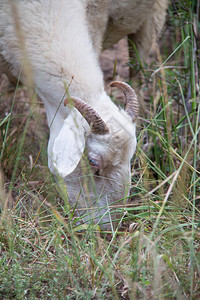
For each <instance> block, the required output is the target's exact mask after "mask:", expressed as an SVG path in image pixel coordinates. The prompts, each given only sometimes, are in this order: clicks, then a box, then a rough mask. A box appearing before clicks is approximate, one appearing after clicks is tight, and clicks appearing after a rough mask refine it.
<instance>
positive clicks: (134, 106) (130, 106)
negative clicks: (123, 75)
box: [110, 81, 139, 122]
mask: <svg viewBox="0 0 200 300" xmlns="http://www.w3.org/2000/svg"><path fill="white" fill-rule="evenodd" d="M110 86H111V87H116V88H118V89H119V90H121V91H122V92H123V93H124V95H125V98H126V108H125V111H126V112H127V114H128V115H129V116H130V117H131V119H132V121H133V122H135V121H136V119H137V116H138V113H139V105H138V99H137V95H136V93H135V91H134V89H133V88H132V87H131V86H130V85H128V84H127V83H125V82H122V81H113V82H111V83H110Z"/></svg>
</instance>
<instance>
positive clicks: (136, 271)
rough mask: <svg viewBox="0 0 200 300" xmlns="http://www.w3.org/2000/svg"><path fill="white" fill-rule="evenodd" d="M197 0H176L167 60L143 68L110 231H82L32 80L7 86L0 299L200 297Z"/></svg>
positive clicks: (165, 45)
mask: <svg viewBox="0 0 200 300" xmlns="http://www.w3.org/2000/svg"><path fill="white" fill-rule="evenodd" d="M197 2H198V1H196V2H195V1H173V3H172V5H171V6H170V8H169V12H168V19H167V25H166V28H165V31H164V32H165V34H164V33H163V35H162V38H161V41H160V45H161V54H160V53H159V52H158V53H157V55H158V61H159V63H157V64H155V63H154V64H152V65H151V66H150V67H149V66H145V65H144V66H143V73H144V79H145V83H146V84H145V87H144V92H145V95H147V96H146V98H148V100H147V101H146V102H145V107H146V111H145V110H143V111H145V113H144V115H141V119H140V122H139V124H138V129H139V130H138V132H139V134H138V147H137V153H136V155H135V157H134V159H133V168H132V170H133V178H132V189H131V196H130V199H129V200H130V201H129V203H128V204H127V206H126V208H125V210H122V209H121V208H120V207H119V208H118V210H119V211H120V210H121V211H122V212H123V222H122V226H121V227H120V228H118V229H116V230H113V231H112V232H100V231H99V230H98V228H97V229H96V230H95V228H94V227H89V226H85V227H81V229H82V230H78V227H77V224H76V217H75V215H74V212H73V210H71V208H70V206H69V204H68V201H67V199H66V198H65V197H64V196H63V191H62V189H61V191H59V190H58V188H57V185H56V183H55V181H54V179H53V178H52V175H51V174H50V173H49V171H48V168H47V157H46V143H47V132H48V130H47V127H46V125H45V124H43V123H42V122H41V121H40V120H41V116H40V113H39V114H38V112H37V106H36V108H35V106H34V102H35V99H34V101H32V104H31V105H28V106H27V109H24V105H25V103H26V102H27V96H26V93H27V91H26V89H25V88H24V89H18V88H17V89H16V91H15V93H14V94H8V93H7V92H6V91H5V90H3V89H2V91H0V101H1V102H0V105H1V107H4V110H3V109H2V110H1V111H4V113H2V114H1V119H0V134H1V136H0V139H1V142H0V143H1V150H0V155H1V176H0V209H1V219H0V274H1V275H0V299H181V300H182V299H199V297H200V279H199V278H200V229H199V227H200V147H199V140H198V139H199V138H200V133H199V131H200V122H199V116H200V111H199V110H200V105H199V103H200V98H199V90H198V80H199V75H198V72H199V60H198V59H199V55H200V52H199V48H198V47H196V51H195V47H194V46H195V45H197V46H198V44H199V40H197V39H196V37H195V34H194V32H193V28H194V22H195V20H196V19H195V14H194V13H193V12H196V11H197V4H198V3H197ZM198 26H199V24H198ZM20 99H21V100H20ZM22 99H24V100H23V101H22ZM5 101H7V103H8V104H9V105H8V107H10V109H9V110H8V108H6V109H5ZM20 101H21V104H20ZM3 105H4V106H3ZM22 107H23V108H22ZM44 118H45V115H44ZM79 229H80V227H79Z"/></svg>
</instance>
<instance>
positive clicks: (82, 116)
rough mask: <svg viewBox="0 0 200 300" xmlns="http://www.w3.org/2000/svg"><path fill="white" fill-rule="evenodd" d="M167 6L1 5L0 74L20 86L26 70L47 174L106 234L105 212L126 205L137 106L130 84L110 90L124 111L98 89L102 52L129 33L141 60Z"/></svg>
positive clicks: (87, 2)
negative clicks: (42, 119) (44, 136)
mask: <svg viewBox="0 0 200 300" xmlns="http://www.w3.org/2000/svg"><path fill="white" fill-rule="evenodd" d="M166 3H167V1H166V0H140V1H137V0H132V1H128V0H124V1H122V0H73V1H71V0H57V1H54V0H18V1H16V2H15V1H12V0H1V2H0V67H1V71H3V72H6V74H7V75H8V77H10V78H13V77H15V78H17V77H18V76H19V74H21V77H20V80H21V81H22V82H23V83H24V84H26V74H25V72H24V73H23V69H24V70H25V68H26V66H27V65H28V64H30V67H31V70H32V75H33V80H34V84H35V88H36V90H37V93H38V95H39V97H40V98H41V99H42V100H43V102H44V105H45V108H46V113H47V121H48V124H49V128H50V138H49V142H48V165H49V169H50V171H51V172H52V173H53V174H55V175H56V176H57V177H58V178H59V177H61V178H63V180H64V182H65V184H66V186H67V192H66V193H67V195H68V197H69V201H70V202H71V203H72V204H74V205H77V208H78V211H79V214H81V213H84V221H86V222H88V221H89V220H90V219H92V220H93V222H94V223H101V227H102V228H110V225H109V224H110V220H111V219H113V220H114V219H115V218H116V215H114V216H112V211H111V210H112V209H111V205H112V204H115V203H116V202H117V201H119V200H120V202H118V203H124V200H123V199H124V198H125V197H126V196H127V195H128V190H129V182H130V179H131V178H130V176H131V172H130V161H131V158H132V156H133V154H134V152H135V149H136V118H137V115H138V101H137V96H136V94H135V92H134V90H133V89H132V88H131V87H130V86H129V85H128V84H126V83H123V82H117V81H115V82H113V83H112V84H111V86H113V87H117V88H119V89H120V90H121V91H122V92H123V93H124V95H125V97H126V108H125V110H123V109H120V108H118V107H117V106H116V105H115V104H114V103H113V102H112V101H111V99H110V97H109V96H108V95H107V93H106V92H105V89H104V82H103V74H102V71H101V69H100V66H99V55H100V53H101V51H102V48H107V47H109V46H110V45H111V44H112V43H114V42H116V41H117V40H119V39H120V38H121V37H123V36H125V35H127V34H130V33H134V35H135V41H136V44H138V45H140V52H141V53H147V52H148V51H149V49H150V43H151V35H152V34H150V33H149V31H151V32H152V31H153V30H155V31H156V32H157V31H159V30H160V28H161V27H162V24H163V20H164V16H165V10H166ZM13 8H14V9H13ZM155 8H156V9H155ZM154 9H155V10H154ZM160 16H163V19H162V18H161V17H160ZM16 19H17V20H16ZM16 25H17V26H16ZM150 25H152V26H151V28H149V26H150ZM158 29H159V30H158ZM19 33H20V34H19ZM20 36H21V39H20ZM21 41H24V45H22V44H23V43H21ZM25 54H26V55H27V60H24V57H23V55H25ZM142 55H143V54H142ZM145 55H146V54H145ZM145 55H143V56H145ZM21 69H22V72H21ZM66 87H67V88H66ZM72 104H73V105H72ZM81 209H82V212H81ZM88 212H91V215H92V217H91V216H89V213H88Z"/></svg>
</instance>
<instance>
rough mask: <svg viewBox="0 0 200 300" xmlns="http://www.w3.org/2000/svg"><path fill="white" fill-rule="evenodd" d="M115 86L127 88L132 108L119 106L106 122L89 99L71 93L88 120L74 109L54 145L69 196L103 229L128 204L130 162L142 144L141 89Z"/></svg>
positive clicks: (54, 157)
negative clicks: (138, 121)
mask: <svg viewBox="0 0 200 300" xmlns="http://www.w3.org/2000/svg"><path fill="white" fill-rule="evenodd" d="M112 86H116V87H118V88H120V89H121V90H122V91H123V92H124V94H125V96H126V99H127V105H126V110H125V111H122V110H121V111H120V110H119V109H118V108H117V107H115V106H114V108H115V110H114V112H113V113H112V114H108V115H107V117H105V116H104V119H105V121H103V119H102V118H101V117H100V114H98V113H97V112H96V111H95V110H94V109H93V108H91V107H90V106H89V105H88V104H86V103H85V102H84V101H82V100H81V99H78V98H71V99H72V101H73V102H74V106H75V107H76V109H77V110H78V111H79V112H80V114H81V118H82V119H83V117H82V116H84V119H83V120H84V122H85V123H84V122H83V123H81V122H80V120H78V119H77V118H76V119H75V115H73V114H71V115H70V116H69V117H68V118H67V119H66V120H65V124H64V125H63V128H62V129H61V131H60V133H59V135H58V137H57V138H56V140H55V142H54V146H53V149H52V150H53V151H52V161H53V164H54V173H55V170H57V172H58V173H59V174H60V175H61V176H62V177H63V178H64V181H65V183H66V185H67V193H68V197H69V201H70V202H71V203H73V204H76V207H77V208H78V211H79V215H81V214H83V215H84V217H83V219H84V220H85V221H89V220H91V219H92V220H93V221H94V222H95V223H98V222H99V223H101V227H102V228H109V227H110V220H114V219H116V217H117V215H118V214H116V213H112V211H113V208H114V207H115V208H116V206H117V205H119V204H123V202H124V199H125V198H126V196H127V195H128V190H129V183H130V179H131V178H130V176H131V172H130V161H131V158H132V156H133V154H134V152H135V148H136V134H135V129H136V125H135V119H136V116H137V113H138V103H137V98H136V95H135V92H134V91H133V89H132V88H131V87H130V86H128V85H127V84H125V83H121V82H114V83H112ZM67 102H68V101H65V105H66V104H67ZM76 116H77V115H76ZM108 116H109V118H108ZM66 136H67V139H66ZM64 141H66V143H65V142H64ZM115 210H116V209H115Z"/></svg>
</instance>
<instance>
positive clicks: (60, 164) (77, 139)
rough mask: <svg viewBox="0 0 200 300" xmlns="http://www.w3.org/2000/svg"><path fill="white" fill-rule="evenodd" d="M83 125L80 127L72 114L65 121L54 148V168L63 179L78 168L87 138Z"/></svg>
mask: <svg viewBox="0 0 200 300" xmlns="http://www.w3.org/2000/svg"><path fill="white" fill-rule="evenodd" d="M84 133H85V131H84V128H83V126H82V124H80V126H78V123H77V122H75V120H74V116H73V115H72V114H71V115H69V116H68V118H67V119H65V120H64V123H63V126H62V128H61V130H60V132H59V134H58V136H57V137H56V139H55V141H54V144H53V147H52V157H51V161H52V163H53V168H54V170H55V171H57V172H58V173H59V175H60V176H61V177H66V176H67V175H69V174H70V173H72V172H73V171H74V170H75V168H76V167H77V165H78V163H79V161H80V159H81V157H82V155H83V151H84V148H85V136H84Z"/></svg>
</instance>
